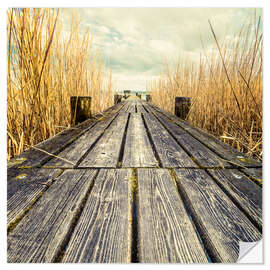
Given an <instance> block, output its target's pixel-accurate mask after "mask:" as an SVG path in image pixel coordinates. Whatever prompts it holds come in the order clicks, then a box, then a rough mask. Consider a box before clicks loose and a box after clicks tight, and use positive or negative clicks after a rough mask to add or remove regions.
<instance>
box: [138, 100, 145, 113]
mask: <svg viewBox="0 0 270 270" xmlns="http://www.w3.org/2000/svg"><path fill="white" fill-rule="evenodd" d="M137 112H138V113H147V111H146V110H145V108H144V107H143V102H139V101H138V102H137Z"/></svg>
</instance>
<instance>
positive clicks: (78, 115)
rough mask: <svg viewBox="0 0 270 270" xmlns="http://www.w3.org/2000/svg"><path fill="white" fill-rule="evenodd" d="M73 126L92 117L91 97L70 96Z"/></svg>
mask: <svg viewBox="0 0 270 270" xmlns="http://www.w3.org/2000/svg"><path fill="white" fill-rule="evenodd" d="M70 109H71V121H70V123H71V126H75V125H77V124H78V123H81V122H83V121H85V120H86V119H88V118H90V117H91V97H82V96H73V97H70Z"/></svg>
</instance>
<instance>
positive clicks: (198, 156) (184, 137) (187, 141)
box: [155, 113, 230, 167]
mask: <svg viewBox="0 0 270 270" xmlns="http://www.w3.org/2000/svg"><path fill="white" fill-rule="evenodd" d="M155 115H156V116H157V118H158V119H159V120H160V121H161V122H162V123H163V125H164V126H165V127H166V128H167V129H168V130H169V131H170V132H171V134H173V136H174V137H175V139H176V140H177V141H178V142H179V143H180V145H182V146H183V148H185V149H186V151H187V152H188V153H189V154H190V155H191V156H192V157H194V158H195V160H196V161H197V162H198V163H199V165H200V166H201V167H225V166H230V164H228V163H227V162H225V161H224V160H222V159H221V158H220V157H219V156H218V155H216V154H215V153H214V152H212V151H211V150H210V149H209V148H207V147H206V146H205V145H203V144H201V143H200V142H199V141H198V140H196V139H195V138H194V137H192V136H191V135H190V134H188V133H187V132H186V131H184V130H183V129H181V128H180V127H179V126H177V125H176V124H175V123H173V122H172V121H170V120H169V119H168V118H167V117H165V116H164V115H163V114H161V113H156V114H155Z"/></svg>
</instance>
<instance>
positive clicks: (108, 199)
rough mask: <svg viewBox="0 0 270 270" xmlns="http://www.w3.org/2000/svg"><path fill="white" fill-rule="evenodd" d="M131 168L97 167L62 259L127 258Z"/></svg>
mask: <svg viewBox="0 0 270 270" xmlns="http://www.w3.org/2000/svg"><path fill="white" fill-rule="evenodd" d="M130 178H131V170H128V169H116V170H114V169H109V170H106V169H102V170H100V172H99V174H98V176H97V178H96V180H95V184H94V187H93V189H92V192H91V194H90V196H89V198H88V200H87V202H86V205H85V208H84V210H83V212H82V214H81V217H80V220H79V222H78V224H77V225H76V227H75V230H74V232H73V234H72V237H71V240H70V242H69V245H68V247H67V250H66V252H65V254H64V257H63V262H72V263H74V262H78V263H90V262H95V263H97V262H101V263H128V262H130V260H131V223H130V220H129V219H130V213H131V209H130V207H131V206H130V197H131V187H130Z"/></svg>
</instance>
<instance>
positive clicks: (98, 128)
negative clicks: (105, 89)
mask: <svg viewBox="0 0 270 270" xmlns="http://www.w3.org/2000/svg"><path fill="white" fill-rule="evenodd" d="M114 118H115V114H112V115H110V116H109V117H107V118H105V119H104V120H101V121H100V122H98V123H97V124H96V125H95V126H94V127H93V128H91V129H90V130H88V131H87V132H86V133H85V134H84V135H82V136H81V137H80V138H79V139H78V140H76V141H74V142H73V143H72V144H70V145H69V146H68V147H66V148H65V149H64V151H62V152H61V153H59V154H58V155H57V156H58V157H60V158H63V159H65V160H68V161H70V162H72V163H73V164H74V167H75V166H76V165H77V163H78V161H79V160H80V159H81V157H82V156H83V155H84V154H85V153H86V152H87V150H88V149H89V148H90V147H91V145H92V144H93V143H94V142H95V141H96V140H97V139H98V138H99V137H100V136H101V135H102V134H103V133H104V131H105V129H106V128H107V127H108V126H109V125H110V124H111V122H112V121H113V120H114ZM60 158H53V159H51V160H50V161H49V162H47V163H46V164H45V165H44V166H45V167H62V168H65V167H67V168H69V167H72V164H71V163H70V162H67V161H65V160H63V159H60Z"/></svg>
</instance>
